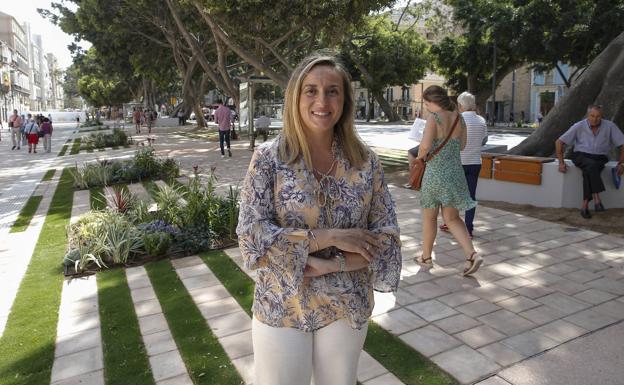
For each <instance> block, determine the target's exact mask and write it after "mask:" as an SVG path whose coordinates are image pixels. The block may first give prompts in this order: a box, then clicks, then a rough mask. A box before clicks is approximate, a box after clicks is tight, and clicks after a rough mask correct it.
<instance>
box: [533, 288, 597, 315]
mask: <svg viewBox="0 0 624 385" xmlns="http://www.w3.org/2000/svg"><path fill="white" fill-rule="evenodd" d="M537 302H540V303H543V304H544V305H548V306H549V307H551V308H553V309H555V310H559V311H560V312H562V313H565V314H572V313H576V312H578V311H581V310H583V309H586V308H588V307H589V306H590V305H589V304H586V303H584V302H581V301H579V300H578V299H575V298H574V297H571V296H569V295H566V294H563V293H552V294H548V295H546V296H544V297H541V298H538V299H537Z"/></svg>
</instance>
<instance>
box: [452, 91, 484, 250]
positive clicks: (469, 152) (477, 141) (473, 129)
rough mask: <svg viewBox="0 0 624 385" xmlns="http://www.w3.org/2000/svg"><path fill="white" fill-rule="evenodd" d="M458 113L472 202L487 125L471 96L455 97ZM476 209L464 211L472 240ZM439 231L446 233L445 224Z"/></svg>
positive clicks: (464, 93)
mask: <svg viewBox="0 0 624 385" xmlns="http://www.w3.org/2000/svg"><path fill="white" fill-rule="evenodd" d="M457 104H458V105H459V111H460V112H461V114H462V117H463V118H464V122H466V131H467V134H468V135H467V140H466V147H464V149H463V150H462V151H461V153H460V155H461V162H462V166H464V174H465V175H466V182H467V183H468V191H469V192H470V197H471V198H472V200H476V199H475V193H476V191H477V182H478V181H479V173H480V172H481V146H482V145H484V144H485V143H486V142H487V136H488V133H487V125H486V124H485V119H484V118H483V117H482V116H479V115H477V112H476V109H477V103H476V101H475V97H474V95H473V94H471V93H469V92H463V93H462V94H461V95H459V96H458V97H457ZM475 211H476V207H475V208H472V209H470V210H466V218H465V222H466V228H467V229H468V233H469V234H470V237H471V238H472V230H473V229H474V226H473V221H474V216H475ZM440 230H442V231H448V227H447V226H446V224H443V225H441V226H440Z"/></svg>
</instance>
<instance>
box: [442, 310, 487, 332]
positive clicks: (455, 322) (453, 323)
mask: <svg viewBox="0 0 624 385" xmlns="http://www.w3.org/2000/svg"><path fill="white" fill-rule="evenodd" d="M434 325H435V326H437V327H439V328H440V329H442V330H444V331H445V332H447V333H449V334H455V333H458V332H461V331H464V330H467V329H471V328H473V327H475V326H479V325H481V322H479V321H477V320H476V319H474V318H470V317H468V316H467V315H464V314H457V315H454V316H452V317H448V318H444V319H441V320H439V321H435V322H434Z"/></svg>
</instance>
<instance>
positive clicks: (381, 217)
mask: <svg viewBox="0 0 624 385" xmlns="http://www.w3.org/2000/svg"><path fill="white" fill-rule="evenodd" d="M280 140H283V139H282V137H281V136H280V137H278V139H277V140H275V141H274V142H272V143H267V144H266V145H263V146H261V147H259V148H258V149H257V150H256V151H255V153H254V155H253V157H252V159H251V163H250V165H249V170H248V172H247V176H246V178H245V181H244V185H243V188H242V191H241V205H240V216H239V222H238V227H237V234H238V237H239V246H240V249H241V252H242V254H243V258H244V261H245V265H246V267H247V268H249V269H257V270H258V272H257V279H256V288H255V295H254V304H253V313H254V316H255V317H256V319H258V320H259V321H260V322H263V323H265V324H267V325H269V326H273V327H291V328H296V329H300V330H303V331H314V330H318V329H320V328H322V327H324V326H327V325H329V324H331V323H332V322H334V321H336V320H339V319H345V320H347V321H348V322H349V323H350V325H351V327H353V328H354V329H359V328H361V327H362V326H364V325H365V324H366V323H367V321H368V318H369V317H370V315H371V313H372V310H373V305H374V298H373V289H374V290H377V291H382V292H388V291H396V290H397V287H398V284H399V278H400V272H401V244H400V240H399V228H398V225H397V219H396V214H395V211H394V202H393V200H392V197H391V196H390V192H389V191H388V187H387V186H386V183H385V182H384V175H383V169H382V167H381V164H380V163H379V160H378V158H377V155H376V154H375V153H374V152H373V151H371V150H370V149H369V150H368V152H369V154H368V159H367V160H366V161H365V162H364V164H363V166H362V167H361V168H360V169H357V168H355V167H353V168H352V167H350V165H349V161H348V160H347V159H346V158H345V157H344V155H343V152H342V149H341V146H340V145H339V143H337V140H334V143H333V145H332V151H333V154H334V158H335V159H336V160H337V161H338V162H337V166H336V173H335V181H336V183H335V184H334V185H333V188H334V189H337V192H338V193H339V195H335V194H334V195H333V196H339V197H340V199H337V200H336V201H334V203H333V204H331V205H327V204H326V205H324V206H321V205H320V204H319V203H318V202H319V198H318V195H317V190H318V189H319V183H318V181H317V180H316V178H315V177H314V175H313V173H312V172H311V171H310V170H308V169H307V167H306V166H305V163H304V161H303V160H299V161H297V162H295V163H293V164H290V165H288V164H286V163H285V162H283V161H281V160H280V158H279V156H278V146H279V141H280ZM334 192H336V191H334ZM328 207H331V208H332V209H331V212H330V209H328ZM316 228H363V229H369V230H370V231H372V232H374V233H376V234H380V235H381V238H382V246H381V247H380V248H379V250H378V254H377V255H375V256H374V258H373V260H372V261H371V263H370V264H369V266H368V268H364V269H361V270H358V271H351V272H337V273H331V274H325V275H322V276H320V277H313V278H308V277H306V278H304V276H303V271H304V268H305V266H306V260H307V258H308V251H309V246H310V239H311V238H310V236H309V229H316ZM313 255H315V256H316V255H318V256H321V257H331V256H332V250H327V249H325V250H321V251H319V252H317V253H314V254H313Z"/></svg>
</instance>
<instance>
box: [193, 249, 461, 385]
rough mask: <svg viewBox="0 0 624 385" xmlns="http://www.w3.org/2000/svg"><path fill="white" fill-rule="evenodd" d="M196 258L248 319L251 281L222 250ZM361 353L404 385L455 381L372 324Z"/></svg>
mask: <svg viewBox="0 0 624 385" xmlns="http://www.w3.org/2000/svg"><path fill="white" fill-rule="evenodd" d="M200 257H201V259H202V260H203V261H204V262H205V263H206V265H208V267H209V268H210V270H212V272H213V273H214V274H215V276H216V277H217V278H218V279H219V282H221V284H223V286H225V288H226V289H227V291H228V292H229V293H230V294H231V295H232V297H234V299H235V300H236V301H237V302H238V304H239V305H240V306H241V307H242V308H243V309H244V310H245V311H246V312H247V314H249V315H250V316H251V315H252V312H251V306H252V304H253V291H254V281H253V279H251V278H250V277H249V276H248V275H247V274H246V273H245V272H243V271H242V270H241V269H240V267H238V265H237V264H236V263H235V262H234V261H232V259H230V258H229V257H228V256H227V255H226V254H225V253H224V252H223V251H220V250H219V251H216V250H215V251H209V252H205V253H202V254H200ZM364 350H365V351H366V352H367V353H368V354H370V355H371V356H372V357H373V358H375V359H376V360H377V361H379V363H380V364H381V365H383V366H384V367H385V368H386V369H388V370H389V371H390V372H392V373H393V374H394V375H395V376H397V377H398V378H399V379H400V380H401V381H402V382H403V383H405V384H435V385H448V384H457V381H455V379H453V378H452V377H451V376H449V375H448V374H447V373H445V372H444V371H442V370H441V369H440V368H438V367H437V366H436V365H435V364H433V363H432V362H431V361H429V360H428V359H427V358H426V357H424V356H423V355H421V354H420V353H418V352H417V351H415V350H414V349H412V348H411V347H410V346H408V345H406V344H405V343H404V342H403V341H401V340H400V339H399V338H398V337H395V336H393V335H392V334H391V333H389V332H388V331H386V330H384V329H383V328H382V327H380V326H379V325H377V324H376V323H375V322H373V321H370V322H369V326H368V334H367V336H366V342H365V343H364ZM406 363H409V365H408V364H406Z"/></svg>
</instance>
